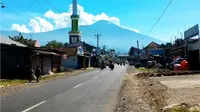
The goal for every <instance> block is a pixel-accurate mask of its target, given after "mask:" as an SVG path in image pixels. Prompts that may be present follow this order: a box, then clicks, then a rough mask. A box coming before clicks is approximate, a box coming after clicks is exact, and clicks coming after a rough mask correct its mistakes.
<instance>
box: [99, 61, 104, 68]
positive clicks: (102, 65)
mask: <svg viewBox="0 0 200 112" xmlns="http://www.w3.org/2000/svg"><path fill="white" fill-rule="evenodd" d="M100 67H101V69H104V68H105V63H104V61H102V62H101V66H100Z"/></svg>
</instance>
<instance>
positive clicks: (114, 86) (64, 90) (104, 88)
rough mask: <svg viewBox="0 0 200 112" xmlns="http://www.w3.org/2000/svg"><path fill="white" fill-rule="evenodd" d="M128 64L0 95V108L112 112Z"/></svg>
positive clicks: (11, 110) (37, 111)
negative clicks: (111, 69) (4, 95)
mask: <svg viewBox="0 0 200 112" xmlns="http://www.w3.org/2000/svg"><path fill="white" fill-rule="evenodd" d="M126 68H127V66H118V65H116V66H115V69H114V71H110V69H108V68H107V69H105V70H96V71H92V72H88V73H84V74H81V75H77V76H73V77H69V78H66V79H60V80H56V81H52V82H49V83H46V84H44V85H41V86H39V87H36V88H30V89H27V90H25V91H23V92H19V93H17V94H14V95H12V96H8V97H1V98H0V99H1V112H111V111H113V109H114V108H115V104H116V98H117V93H118V91H119V88H120V83H121V81H122V78H123V75H124V73H125V71H126Z"/></svg>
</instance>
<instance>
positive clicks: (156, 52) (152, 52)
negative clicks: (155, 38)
mask: <svg viewBox="0 0 200 112" xmlns="http://www.w3.org/2000/svg"><path fill="white" fill-rule="evenodd" d="M149 54H150V55H164V54H165V50H150V51H149Z"/></svg>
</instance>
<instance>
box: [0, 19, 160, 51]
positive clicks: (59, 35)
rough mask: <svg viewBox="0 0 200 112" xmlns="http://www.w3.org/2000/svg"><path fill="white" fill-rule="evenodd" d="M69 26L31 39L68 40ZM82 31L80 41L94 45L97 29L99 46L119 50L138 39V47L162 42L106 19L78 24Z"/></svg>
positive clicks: (133, 44) (12, 33) (125, 49)
mask: <svg viewBox="0 0 200 112" xmlns="http://www.w3.org/2000/svg"><path fill="white" fill-rule="evenodd" d="M69 31H70V28H69V27H68V28H62V29H57V30H54V31H50V32H43V33H32V34H31V35H32V39H35V40H38V41H39V42H40V44H41V45H44V44H46V43H47V42H48V41H51V40H57V41H62V42H68V40H69V39H68V37H69V35H68V32H69ZM80 31H81V32H82V41H85V42H87V43H89V44H92V45H96V37H95V36H94V35H95V33H97V31H99V33H101V34H102V36H101V37H100V46H102V45H106V46H107V47H109V48H115V49H117V50H119V51H121V52H127V51H128V50H129V48H130V47H131V46H136V41H137V40H139V41H140V47H143V46H146V45H147V44H149V43H150V42H152V41H154V42H157V43H163V41H160V40H158V39H155V38H152V37H148V36H145V35H142V34H140V33H136V32H134V31H131V30H127V29H124V28H121V27H119V26H117V25H115V24H112V23H110V22H108V21H98V22H96V23H94V24H92V25H85V26H80ZM8 35H10V36H14V35H18V32H16V31H1V36H4V37H8ZM24 36H25V37H26V38H29V37H30V34H29V33H24Z"/></svg>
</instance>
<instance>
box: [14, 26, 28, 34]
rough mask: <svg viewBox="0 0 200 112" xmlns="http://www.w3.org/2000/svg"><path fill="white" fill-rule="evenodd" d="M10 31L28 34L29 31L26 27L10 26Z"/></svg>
mask: <svg viewBox="0 0 200 112" xmlns="http://www.w3.org/2000/svg"><path fill="white" fill-rule="evenodd" d="M11 29H12V30H15V31H18V32H23V33H30V30H29V29H28V28H27V27H26V25H19V24H12V26H11Z"/></svg>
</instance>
